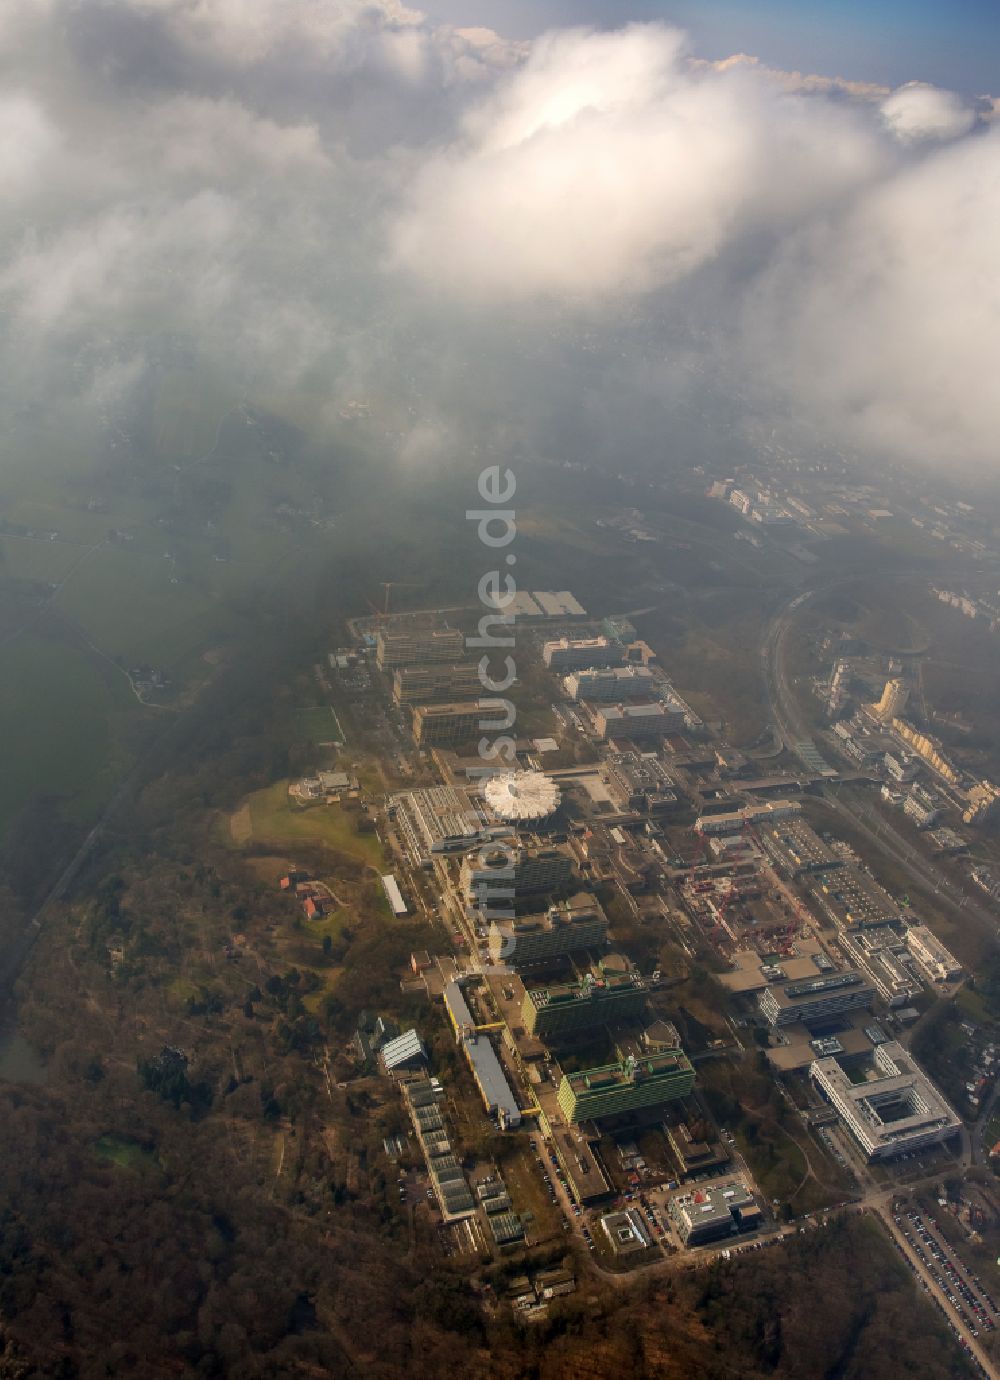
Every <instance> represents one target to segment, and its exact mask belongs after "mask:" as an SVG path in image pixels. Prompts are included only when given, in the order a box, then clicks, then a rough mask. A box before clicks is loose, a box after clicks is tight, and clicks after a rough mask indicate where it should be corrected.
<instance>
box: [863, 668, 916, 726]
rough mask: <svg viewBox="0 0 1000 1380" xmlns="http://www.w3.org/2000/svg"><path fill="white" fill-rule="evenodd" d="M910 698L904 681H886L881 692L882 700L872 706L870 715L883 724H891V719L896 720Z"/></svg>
mask: <svg viewBox="0 0 1000 1380" xmlns="http://www.w3.org/2000/svg"><path fill="white" fill-rule="evenodd" d="M909 698H910V690H909V686H908V685H907V684H906V681H905V680H899V679H898V678H897V679H894V680H887V681H886V683H885V689H884V690H883V691H882V698H881V699H880V700H879V701H878V702H877V703H876V704H873V705H872V713H873V714H874V715H875V717H876V719H879V720H881V722H882V723H884V724H891V723H892V721H893V719H897V718H898V717H899V716H900V714H902V712H903V710H904V709H905V708H906V702H907V700H908V699H909Z"/></svg>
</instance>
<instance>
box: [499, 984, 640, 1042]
mask: <svg viewBox="0 0 1000 1380" xmlns="http://www.w3.org/2000/svg"><path fill="white" fill-rule="evenodd" d="M645 1002H646V991H645V987H644V986H643V983H642V980H641V979H640V978H639V977H638V976H636V975H634V974H632V973H602V974H601V975H600V976H599V977H594V976H592V975H590V974H588V975H587V976H586V977H585V978H584V979H583V980H582V981H580V982H561V983H557V984H553V985H551V986H548V987H532V988H529V989H528V990H527V991H526V992H525V994H524V1001H523V1002H522V1004H521V1019H522V1020H523V1021H524V1028H525V1030H527V1032H528V1034H529V1035H535V1036H537V1038H538V1039H540V1040H553V1039H559V1038H560V1037H562V1036H565V1035H570V1034H573V1033H574V1032H575V1031H577V1030H590V1029H593V1028H594V1027H595V1026H601V1025H618V1024H620V1023H621V1022H622V1021H628V1020H633V1019H635V1018H636V1017H638V1016H640V1015H641V1014H642V1011H643V1008H644V1006H645Z"/></svg>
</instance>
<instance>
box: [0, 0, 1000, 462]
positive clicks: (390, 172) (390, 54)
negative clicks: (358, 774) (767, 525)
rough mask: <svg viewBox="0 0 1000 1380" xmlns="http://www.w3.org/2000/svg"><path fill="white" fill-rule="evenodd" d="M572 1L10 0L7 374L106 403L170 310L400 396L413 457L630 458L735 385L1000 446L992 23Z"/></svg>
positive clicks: (266, 376)
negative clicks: (956, 68) (938, 34)
mask: <svg viewBox="0 0 1000 1380" xmlns="http://www.w3.org/2000/svg"><path fill="white" fill-rule="evenodd" d="M569 8H570V7H569V6H568V5H567V6H561V5H560V3H559V0H550V3H546V0H539V3H538V4H532V5H531V6H530V7H528V6H525V7H523V13H524V15H526V16H527V17H525V18H522V17H521V16H522V11H521V10H519V9H518V6H517V5H516V4H514V3H510V2H509V0H505V3H504V5H503V7H502V13H501V12H500V10H501V7H500V6H492V7H491V6H490V5H489V4H488V3H487V0H441V3H440V4H435V6H434V15H433V16H430V17H429V16H427V15H425V14H422V13H420V12H418V11H417V10H416V9H414V8H412V7H408V6H405V5H403V4H402V3H400V2H399V0H364V3H362V0H253V3H252V4H249V3H246V0H87V3H86V4H79V3H76V0H4V4H3V6H2V7H0V176H2V178H3V186H4V192H5V195H4V200H3V202H2V204H0V217H2V228H3V235H2V239H0V303H2V305H3V308H4V316H3V321H4V324H3V326H2V327H0V390H3V393H4V396H5V400H6V406H7V407H8V408H11V409H19V410H20V411H21V412H22V413H23V411H24V409H25V408H26V407H27V406H29V405H31V404H32V403H33V402H35V403H39V404H41V403H44V405H45V407H46V408H48V409H51V408H52V407H53V406H54V405H56V404H57V403H61V404H63V405H65V406H67V407H71V408H72V407H79V408H80V409H84V410H85V409H87V408H90V409H98V410H100V409H105V410H106V409H107V408H108V407H109V406H111V405H113V403H114V400H115V399H116V398H127V397H128V395H129V392H130V390H134V389H135V388H137V387H138V386H139V385H140V384H141V381H142V379H143V378H144V376H145V374H146V371H147V370H148V369H149V368H150V367H151V365H152V364H153V363H154V362H155V360H156V359H157V358H159V357H161V355H162V343H163V341H164V340H167V339H169V340H170V341H172V342H177V341H180V342H183V344H184V346H185V348H186V349H188V350H189V351H191V352H192V353H193V355H194V356H195V357H197V358H199V359H201V360H202V361H204V363H205V364H206V365H208V366H210V367H212V368H213V369H215V370H216V371H218V372H220V373H222V374H224V375H225V376H226V377H227V378H228V379H229V380H230V382H231V384H232V386H233V387H234V388H237V389H239V390H240V391H242V392H245V393H247V394H249V395H251V396H253V395H265V394H266V395H267V396H268V397H269V398H271V399H274V398H276V397H277V398H280V397H281V395H282V393H283V392H287V393H288V394H289V395H291V393H292V392H294V391H295V390H298V389H303V388H309V389H311V390H312V392H313V394H314V395H315V394H317V393H318V394H319V395H321V396H323V397H325V398H328V399H329V409H328V413H329V418H330V420H331V424H335V421H336V415H337V411H338V409H339V407H340V406H341V405H342V403H343V401H344V399H345V398H347V397H357V396H368V397H379V398H383V399H384V398H386V397H389V396H392V397H393V398H394V399H396V400H397V401H398V402H401V404H402V407H401V411H403V412H405V415H406V417H407V419H408V420H407V422H406V425H405V427H403V428H402V430H401V432H400V435H399V439H398V446H399V451H400V454H401V456H402V457H403V459H404V460H406V461H408V462H418V461H422V460H429V459H431V458H433V457H434V455H436V454H441V453H445V452H449V453H460V452H463V451H465V452H468V451H469V450H474V449H476V448H487V449H491V450H503V449H504V448H505V447H514V448H516V449H517V450H518V452H519V453H520V454H524V455H530V454H532V453H535V454H545V455H547V456H549V457H554V458H576V456H577V454H578V453H579V449H580V447H585V448H589V449H590V452H591V455H592V457H596V458H598V459H600V460H601V461H602V462H603V461H605V460H606V461H607V463H609V464H622V465H624V464H627V463H628V462H629V459H630V458H631V457H632V456H636V457H638V456H639V455H648V454H649V453H650V449H651V447H652V448H653V450H654V451H655V446H656V444H657V438H658V437H662V436H663V435H665V434H667V433H668V432H670V431H671V428H673V429H674V430H675V431H676V427H677V419H678V418H679V417H680V416H681V415H682V414H683V415H684V416H685V417H687V418H690V417H692V416H697V415H701V414H712V412H713V409H714V408H715V407H716V406H717V404H718V400H719V398H720V397H725V398H728V399H732V398H733V397H740V398H745V399H746V400H747V407H748V409H751V408H752V409H753V411H754V412H755V414H757V415H761V414H762V415H764V416H767V415H769V414H770V415H772V416H773V417H774V418H775V419H776V420H782V419H784V420H788V421H789V422H791V423H799V422H801V423H803V424H804V425H807V426H809V427H811V428H813V429H814V430H815V432H816V434H817V435H822V436H824V437H828V438H829V439H831V440H832V441H834V442H835V443H838V444H841V443H842V444H845V445H851V446H857V447H859V448H860V449H861V450H862V451H864V452H865V453H869V454H870V455H871V456H872V460H873V463H877V461H878V459H879V458H880V457H883V456H892V457H894V458H900V459H903V460H912V461H914V462H917V463H925V464H932V465H947V466H949V467H951V466H961V465H970V466H993V467H995V466H996V457H997V444H996V437H997V435H998V434H1000V390H997V389H996V387H995V373H996V360H997V358H998V356H1000V284H998V275H997V267H996V240H997V226H998V225H1000V121H998V120H997V119H996V114H997V111H996V108H995V107H994V105H993V104H992V102H991V100H990V99H987V98H986V94H987V89H986V88H982V87H981V85H980V83H979V81H978V78H976V79H975V80H974V79H973V76H972V75H971V74H973V73H974V72H975V69H976V64H977V63H979V64H981V63H982V62H983V57H984V46H985V45H984V42H983V41H982V40H983V36H984V35H986V36H989V35H990V34H991V33H993V32H995V27H996V24H995V20H994V19H992V18H988V19H987V18H984V19H983V22H982V25H981V28H980V29H979V30H978V31H976V30H974V29H973V28H971V27H970V28H969V30H968V32H967V33H966V31H965V29H964V28H963V27H962V26H961V25H956V26H955V28H954V32H951V31H949V32H950V39H949V44H944V43H939V44H938V53H937V60H938V65H937V66H935V67H934V70H933V72H932V71H931V68H929V67H928V66H927V62H928V61H929V60H930V56H929V55H930V54H931V45H930V43H929V40H925V39H921V41H920V43H918V42H917V38H918V37H919V36H920V35H921V34H923V33H924V30H923V29H922V28H921V26H920V23H918V20H921V16H923V17H924V18H926V17H927V16H928V15H929V14H930V13H931V11H930V10H929V8H928V7H925V6H922V5H921V4H919V3H913V4H908V5H907V7H906V8H907V11H908V12H909V14H910V15H911V22H910V23H908V25H906V26H903V25H902V24H901V23H900V24H899V25H897V27H896V29H895V30H894V31H893V33H892V34H891V35H890V38H887V39H886V41H885V43H884V44H883V45H882V46H881V47H880V48H877V47H875V46H873V44H872V43H871V42H869V41H867V39H866V34H867V35H868V36H869V37H870V34H871V31H872V23H873V21H869V20H864V15H865V14H867V13H868V12H870V11H878V13H879V14H880V16H881V17H882V18H881V20H880V21H879V22H880V23H883V24H884V22H885V17H886V16H887V15H889V16H891V15H892V14H893V13H894V7H893V6H892V5H884V6H883V5H878V6H873V5H862V4H861V3H860V0H859V3H857V4H848V3H846V0H841V3H839V4H837V5H834V4H832V3H827V4H814V5H809V6H803V5H801V4H796V5H794V6H793V5H792V4H791V3H790V0H770V3H768V4H766V5H761V6H757V5H755V6H749V5H746V6H723V5H715V6H713V5H710V4H708V5H699V6H698V7H694V6H691V7H689V8H690V10H691V11H692V12H691V13H690V14H689V13H688V10H687V9H685V7H684V6H683V5H682V6H680V7H675V8H674V9H673V10H672V11H671V13H673V14H675V15H678V14H679V15H680V16H681V18H685V19H687V18H690V19H691V20H692V25H693V28H692V29H691V30H690V31H689V30H686V29H685V28H684V27H683V26H678V25H677V24H672V23H667V22H664V21H662V20H659V19H654V20H653V21H652V22H645V23H637V24H631V25H626V26H625V27H620V26H619V27H617V28H616V27H614V26H613V25H612V24H609V22H608V20H609V16H613V17H615V18H618V17H624V16H626V15H627V14H628V13H629V12H630V11H629V5H628V3H627V0H623V2H622V3H621V4H616V5H615V6H614V7H613V8H612V7H611V6H609V5H603V6H602V5H600V4H598V3H597V0H594V9H593V13H594V18H595V20H598V21H600V20H603V21H604V22H603V23H602V24H601V25H600V26H599V27H598V28H596V29H589V28H587V27H585V26H584V27H581V26H580V25H579V23H577V24H576V25H575V26H574V27H571V28H566V27H560V26H559V21H560V20H562V19H564V18H565V17H566V15H567V12H568V10H569ZM695 8H697V13H696V14H695V13H694V10H695ZM960 8H961V7H960V6H959V7H957V8H956V7H955V6H952V7H950V9H949V14H950V15H952V16H954V15H955V14H956V13H957V12H958V11H959V10H960ZM966 8H967V9H969V6H968V4H966ZM749 10H753V11H754V13H755V16H756V18H755V20H754V22H753V24H752V25H751V26H749V27H748V21H747V19H746V12H747V11H749ZM634 12H635V14H637V15H639V16H641V17H645V16H648V15H649V14H651V13H654V11H653V9H652V8H651V7H650V6H647V7H646V8H643V7H642V6H641V5H638V6H637V7H636V8H635V10H634ZM665 12H666V11H665V10H664V9H662V7H660V8H658V9H657V10H656V11H655V13H657V14H659V13H665ZM585 13H587V8H586V4H585V3H582V0H581V3H576V2H575V0H574V4H573V5H572V15H573V17H574V19H575V20H579V18H580V16H581V15H583V14H585ZM849 13H850V17H851V22H850V23H848V22H847V19H846V18H845V20H844V24H843V26H842V27H837V26H833V29H831V20H832V19H833V18H834V17H836V15H840V16H847V15H848V14H849ZM803 14H804V15H805V16H806V18H808V21H809V22H806V18H804V17H803ZM741 15H742V18H741ZM539 16H541V17H543V18H544V19H545V20H546V21H548V20H552V21H553V22H554V23H555V24H556V27H554V28H547V29H546V31H545V32H541V33H540V32H538V28H539V25H538V18H539ZM441 17H443V18H446V19H447V20H448V21H450V22H448V23H443V22H440V18H441ZM793 18H794V20H795V22H794V23H793ZM531 20H533V21H534V22H529V21H531ZM863 20H864V22H862V21H863ZM484 21H492V25H493V29H492V31H491V30H490V29H489V28H487V27H484ZM824 25H825V26H826V28H825V29H824ZM834 30H835V32H834ZM824 34H827V35H828V36H827V37H824ZM729 38H731V41H727V40H728V39H729ZM779 39H780V40H781V41H780V42H779V41H778V40H779ZM959 47H961V48H962V52H961V53H959V52H958V49H959ZM911 50H912V53H913V57H912V63H913V65H912V66H911V65H910V62H911V59H910V58H909V57H908V56H907V54H908V53H909V52H910V51H911ZM733 54H741V56H739V57H738V58H733V57H732V55H733ZM921 55H922V56H921ZM883 58H884V61H883ZM954 62H958V63H959V65H960V66H961V65H962V63H964V67H963V71H964V73H965V76H964V77H963V79H962V80H958V79H957V77H956V78H955V79H954V80H952V81H951V82H950V88H951V89H950V88H949V83H947V82H946V81H945V80H944V74H946V73H947V72H948V71H950V70H952V68H951V66H950V65H949V64H953V63H954ZM916 78H920V81H919V82H918V81H916V80H915V79H916ZM0 463H2V462H0Z"/></svg>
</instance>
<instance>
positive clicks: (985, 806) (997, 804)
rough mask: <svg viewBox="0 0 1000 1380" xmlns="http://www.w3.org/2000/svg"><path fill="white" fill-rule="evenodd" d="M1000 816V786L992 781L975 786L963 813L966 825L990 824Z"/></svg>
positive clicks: (981, 782) (970, 792)
mask: <svg viewBox="0 0 1000 1380" xmlns="http://www.w3.org/2000/svg"><path fill="white" fill-rule="evenodd" d="M997 815H1000V786H994V785H993V783H992V781H980V782H979V783H978V784H977V785H975V786H973V787H972V789H971V790H970V791H969V794H968V797H967V805H966V808H965V809H964V810H963V812H962V820H963V822H964V823H965V824H989V823H990V822H991V821H992V820H994V819H996V817H997Z"/></svg>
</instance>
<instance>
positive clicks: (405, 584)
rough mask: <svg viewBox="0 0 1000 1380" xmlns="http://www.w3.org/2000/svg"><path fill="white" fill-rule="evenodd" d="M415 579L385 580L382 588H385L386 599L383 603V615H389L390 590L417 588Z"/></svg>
mask: <svg viewBox="0 0 1000 1380" xmlns="http://www.w3.org/2000/svg"><path fill="white" fill-rule="evenodd" d="M416 587H417V585H416V581H414V580H383V581H382V588H383V589H384V590H385V601H384V603H383V605H382V617H383V618H388V617H389V591H390V590H393V589H416Z"/></svg>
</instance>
